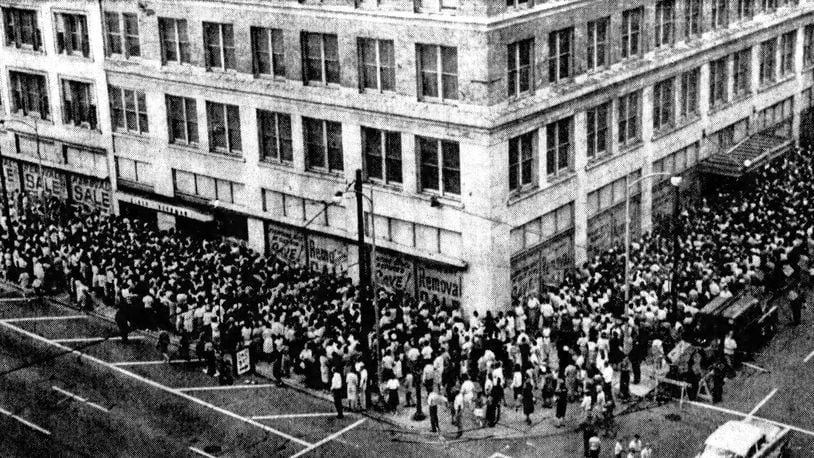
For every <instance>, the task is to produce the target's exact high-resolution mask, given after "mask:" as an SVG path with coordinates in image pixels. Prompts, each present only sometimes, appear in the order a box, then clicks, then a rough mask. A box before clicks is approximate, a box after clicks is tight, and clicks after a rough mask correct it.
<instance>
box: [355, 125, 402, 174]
mask: <svg viewBox="0 0 814 458" xmlns="http://www.w3.org/2000/svg"><path fill="white" fill-rule="evenodd" d="M362 151H363V153H364V160H365V174H366V175H367V177H368V178H370V179H374V180H379V181H382V182H385V183H399V184H400V183H401V134H400V133H399V132H391V131H386V130H380V129H373V128H371V127H362Z"/></svg>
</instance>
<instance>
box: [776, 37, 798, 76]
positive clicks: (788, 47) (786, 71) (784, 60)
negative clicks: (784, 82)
mask: <svg viewBox="0 0 814 458" xmlns="http://www.w3.org/2000/svg"><path fill="white" fill-rule="evenodd" d="M796 44H797V30H796V29H795V30H790V31H788V32H786V33H784V34H782V35H780V65H779V70H780V77H781V78H783V77H786V76H789V75H793V74H794V73H795V68H794V49H795V45H796Z"/></svg>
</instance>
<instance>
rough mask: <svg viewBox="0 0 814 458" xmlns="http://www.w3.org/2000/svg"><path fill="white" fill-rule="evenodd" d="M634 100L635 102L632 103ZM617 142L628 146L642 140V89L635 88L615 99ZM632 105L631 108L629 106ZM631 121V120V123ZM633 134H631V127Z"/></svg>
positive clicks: (625, 146)
mask: <svg viewBox="0 0 814 458" xmlns="http://www.w3.org/2000/svg"><path fill="white" fill-rule="evenodd" d="M632 102H635V103H632ZM616 103H617V107H616V110H617V138H616V140H617V143H618V144H619V146H620V147H622V148H629V147H632V146H634V145H637V144H639V143H641V141H642V125H641V124H642V91H641V90H636V91H633V92H630V93H627V94H625V95H623V96H621V97H619V98H618V99H617V102H616ZM631 107H632V108H631ZM631 121H633V122H632V123H631ZM631 125H632V126H633V130H634V132H633V134H632V135H631V127H630V126H631Z"/></svg>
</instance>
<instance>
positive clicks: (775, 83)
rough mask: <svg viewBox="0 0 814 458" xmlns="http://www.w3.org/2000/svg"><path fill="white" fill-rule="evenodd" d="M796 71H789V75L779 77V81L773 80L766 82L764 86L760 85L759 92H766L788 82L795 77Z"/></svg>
mask: <svg viewBox="0 0 814 458" xmlns="http://www.w3.org/2000/svg"><path fill="white" fill-rule="evenodd" d="M795 75H796V73H789V74H788V75H784V76H783V77H782V78H780V79H778V80H777V81H772V82H770V83H766V84H765V85H763V86H760V87H758V92H766V91H769V90H772V89H774V88H776V87H777V86H780V85H781V84H784V83H787V82H789V81H791V80H793V79H794V77H795Z"/></svg>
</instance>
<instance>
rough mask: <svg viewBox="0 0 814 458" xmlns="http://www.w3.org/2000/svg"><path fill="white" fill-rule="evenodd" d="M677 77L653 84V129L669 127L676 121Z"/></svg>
mask: <svg viewBox="0 0 814 458" xmlns="http://www.w3.org/2000/svg"><path fill="white" fill-rule="evenodd" d="M674 86H675V78H668V79H666V80H664V81H660V82H658V83H656V85H655V86H653V130H656V131H658V130H661V129H666V128H669V127H670V126H672V125H673V123H674V119H673V118H674V113H675V109H674V108H675V104H674V100H675V94H674V93H673V87H674Z"/></svg>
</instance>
